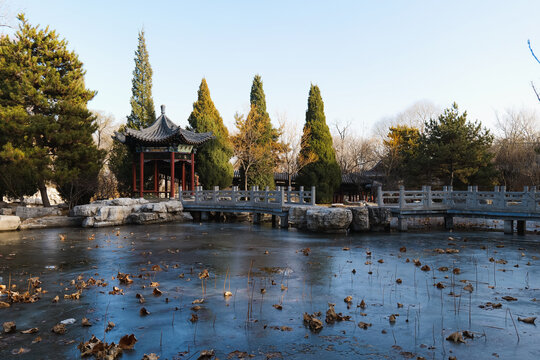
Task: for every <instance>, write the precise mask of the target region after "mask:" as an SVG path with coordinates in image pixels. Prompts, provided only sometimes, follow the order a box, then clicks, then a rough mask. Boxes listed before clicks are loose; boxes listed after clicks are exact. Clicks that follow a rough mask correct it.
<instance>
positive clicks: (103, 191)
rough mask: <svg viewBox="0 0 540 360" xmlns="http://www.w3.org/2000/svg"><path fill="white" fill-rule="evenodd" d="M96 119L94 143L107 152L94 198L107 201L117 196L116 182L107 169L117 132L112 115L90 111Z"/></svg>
mask: <svg viewBox="0 0 540 360" xmlns="http://www.w3.org/2000/svg"><path fill="white" fill-rule="evenodd" d="M92 113H93V114H94V116H95V117H96V124H97V126H98V128H97V130H96V132H95V133H94V142H95V143H96V145H97V147H98V148H99V149H104V150H105V151H106V152H107V155H106V156H105V161H104V164H103V167H102V168H101V171H100V172H99V177H98V190H97V192H96V195H95V197H96V198H98V199H108V198H114V197H117V196H118V191H117V185H118V181H117V180H116V177H115V176H114V174H113V173H112V171H111V170H110V168H109V159H110V155H111V150H112V147H113V139H112V135H113V134H114V131H115V130H117V128H118V126H117V125H115V119H114V116H113V115H112V114H106V113H104V112H103V111H97V110H94V111H92Z"/></svg>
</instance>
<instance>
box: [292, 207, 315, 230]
mask: <svg viewBox="0 0 540 360" xmlns="http://www.w3.org/2000/svg"><path fill="white" fill-rule="evenodd" d="M309 209H313V206H301V205H298V206H296V205H291V207H290V208H289V225H291V226H293V227H295V228H298V229H306V228H307V211H308V210H309Z"/></svg>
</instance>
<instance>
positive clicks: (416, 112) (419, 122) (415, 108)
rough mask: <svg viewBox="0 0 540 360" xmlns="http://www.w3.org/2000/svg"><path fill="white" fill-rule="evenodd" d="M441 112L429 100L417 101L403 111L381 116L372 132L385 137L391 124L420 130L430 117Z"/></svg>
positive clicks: (382, 137) (432, 117) (381, 137)
mask: <svg viewBox="0 0 540 360" xmlns="http://www.w3.org/2000/svg"><path fill="white" fill-rule="evenodd" d="M440 114H441V108H440V107H438V106H436V105H435V104H434V103H432V102H431V101H427V100H421V101H417V102H415V103H414V104H412V105H411V106H409V107H408V108H406V109H405V110H404V111H402V112H400V113H398V114H396V115H394V116H388V117H385V118H382V119H381V120H379V121H378V122H377V123H375V126H374V128H373V133H374V134H375V135H376V136H378V137H379V138H380V139H385V138H386V136H387V135H388V129H390V128H391V127H392V126H394V127H395V126H400V125H406V126H408V127H412V128H416V129H418V130H420V132H422V130H423V129H424V124H425V123H426V121H429V120H430V119H434V118H436V117H437V116H439V115H440Z"/></svg>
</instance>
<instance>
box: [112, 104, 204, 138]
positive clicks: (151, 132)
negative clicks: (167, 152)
mask: <svg viewBox="0 0 540 360" xmlns="http://www.w3.org/2000/svg"><path fill="white" fill-rule="evenodd" d="M113 137H114V138H115V139H116V140H118V141H120V142H122V143H126V142H135V143H147V144H167V143H172V142H181V143H183V144H188V145H200V144H202V143H204V142H206V141H208V140H210V139H213V138H214V136H213V135H212V133H211V132H206V133H196V132H193V131H189V130H185V129H182V128H181V127H179V126H177V125H176V124H175V123H173V122H172V121H171V119H169V118H168V117H167V116H166V115H165V105H161V115H160V116H159V117H158V118H157V119H156V121H155V122H154V123H153V124H152V125H150V126H149V127H147V128H144V129H142V130H135V129H131V128H125V129H124V131H123V132H122V133H118V132H116V133H115V135H114V136H113Z"/></svg>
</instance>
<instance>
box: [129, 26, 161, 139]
mask: <svg viewBox="0 0 540 360" xmlns="http://www.w3.org/2000/svg"><path fill="white" fill-rule="evenodd" d="M134 60H135V70H133V80H132V87H131V93H132V95H131V100H130V103H131V114H129V116H128V117H127V126H128V127H130V128H133V129H142V128H145V127H148V126H150V125H151V124H152V123H153V122H154V121H155V120H156V112H155V109H154V100H153V99H152V67H151V66H150V61H149V59H148V50H146V40H145V38H144V30H142V31H140V32H139V43H138V45H137V50H136V51H135V59H134Z"/></svg>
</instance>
